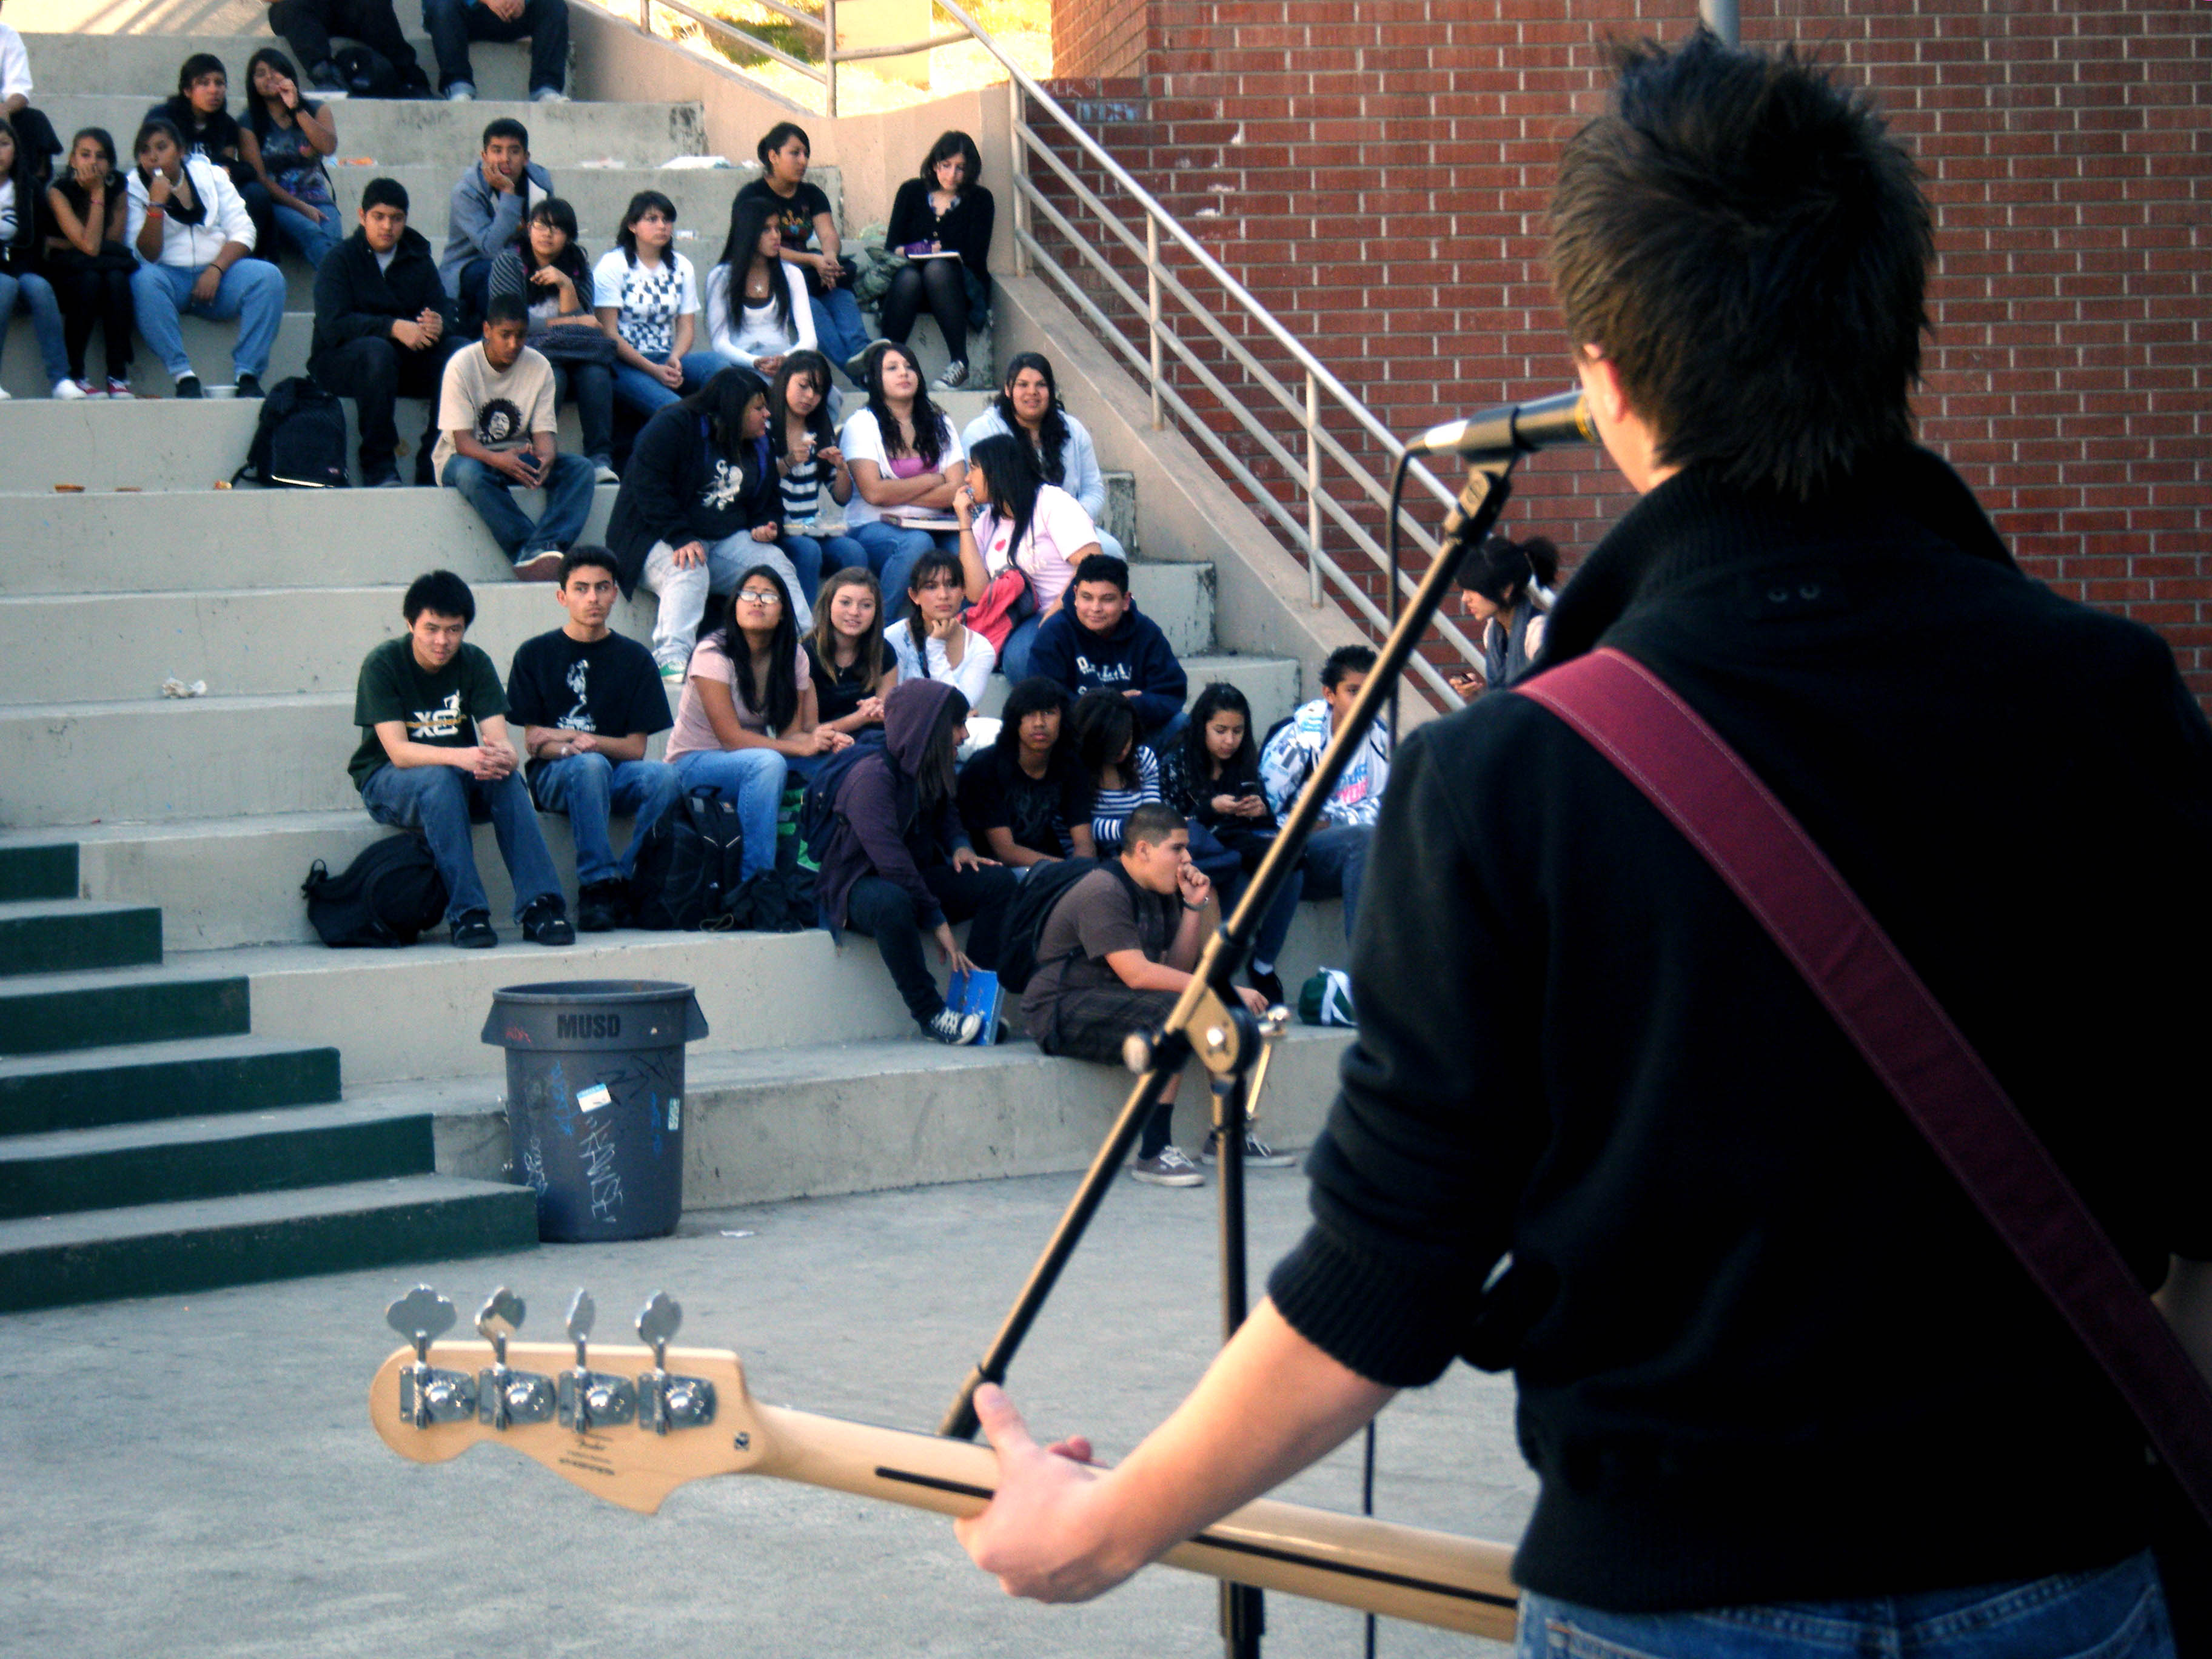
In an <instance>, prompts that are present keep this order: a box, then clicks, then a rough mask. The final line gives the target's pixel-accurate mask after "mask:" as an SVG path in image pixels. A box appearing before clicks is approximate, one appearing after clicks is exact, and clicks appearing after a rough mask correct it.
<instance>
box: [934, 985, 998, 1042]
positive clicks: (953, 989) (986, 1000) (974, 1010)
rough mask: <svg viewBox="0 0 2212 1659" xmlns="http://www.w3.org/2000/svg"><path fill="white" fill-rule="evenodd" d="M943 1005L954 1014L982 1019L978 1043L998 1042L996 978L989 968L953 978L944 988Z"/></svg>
mask: <svg viewBox="0 0 2212 1659" xmlns="http://www.w3.org/2000/svg"><path fill="white" fill-rule="evenodd" d="M945 1006H946V1007H948V1008H951V1010H952V1011H953V1012H956V1013H961V1014H981V1015H982V1016H983V1035H982V1036H980V1037H977V1038H976V1039H975V1041H976V1042H979V1043H984V1042H997V1041H998V1040H999V976H998V975H996V974H994V973H993V972H992V971H991V970H990V969H987V968H978V969H975V971H974V972H972V973H957V974H955V975H953V976H952V982H951V984H949V985H947V986H946V987H945Z"/></svg>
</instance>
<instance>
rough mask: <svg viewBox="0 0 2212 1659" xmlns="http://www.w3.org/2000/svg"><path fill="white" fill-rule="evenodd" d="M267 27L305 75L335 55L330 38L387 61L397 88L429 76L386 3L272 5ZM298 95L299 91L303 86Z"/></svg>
mask: <svg viewBox="0 0 2212 1659" xmlns="http://www.w3.org/2000/svg"><path fill="white" fill-rule="evenodd" d="M269 27H270V28H272V29H274V30H276V33H279V34H281V35H283V37H284V39H285V41H286V43H287V44H289V46H291V48H292V55H293V57H295V58H297V59H298V60H299V64H300V72H301V74H302V75H305V74H307V73H309V72H311V71H312V70H315V69H316V68H318V67H319V66H320V65H322V64H327V63H330V62H331V60H332V59H333V58H335V57H336V56H337V51H336V48H335V47H333V46H332V45H331V36H332V35H334V34H335V35H339V36H342V37H343V39H345V40H358V41H360V42H361V44H362V45H363V46H367V47H368V49H369V50H370V51H371V52H377V53H379V54H380V55H381V56H383V57H385V58H390V59H391V60H392V68H393V69H395V70H398V72H399V79H400V81H401V82H402V84H403V85H404V84H406V83H408V82H412V83H414V84H416V85H417V86H423V87H427V86H428V84H429V81H430V77H429V76H427V75H425V74H424V73H423V72H422V64H421V63H420V62H418V61H417V60H416V56H415V48H414V47H412V46H409V45H408V44H407V35H406V32H405V31H404V30H403V29H402V28H401V27H399V18H398V15H397V14H396V13H394V11H393V10H392V0H276V4H274V5H272V6H270V8H269ZM305 90H306V88H304V87H303V88H301V91H303V92H304V91H305Z"/></svg>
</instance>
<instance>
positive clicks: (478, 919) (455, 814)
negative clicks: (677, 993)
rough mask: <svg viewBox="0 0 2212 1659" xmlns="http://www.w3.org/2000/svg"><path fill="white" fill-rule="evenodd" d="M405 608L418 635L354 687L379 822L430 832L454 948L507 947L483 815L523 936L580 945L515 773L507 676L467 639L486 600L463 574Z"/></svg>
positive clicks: (433, 575)
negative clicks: (475, 838) (481, 867)
mask: <svg viewBox="0 0 2212 1659" xmlns="http://www.w3.org/2000/svg"><path fill="white" fill-rule="evenodd" d="M401 609H402V613H403V614H404V616H405V617H406V618H407V636H406V637H405V638H404V639H398V640H387V641H385V642H384V643H383V644H382V645H380V646H378V647H376V648H375V649H374V651H372V652H370V653H368V657H367V659H365V660H363V662H362V665H361V679H360V682H359V684H357V685H356V687H355V690H354V705H353V717H354V723H355V724H356V726H360V727H361V729H362V731H361V747H360V748H359V749H358V750H355V752H354V757H353V763H352V765H351V766H350V767H349V770H350V771H351V773H352V775H353V781H354V787H356V788H357V789H359V790H360V791H361V798H362V803H363V804H364V805H367V806H368V815H369V816H370V817H373V818H374V819H375V820H376V821H377V822H378V823H389V824H393V825H396V826H397V827H398V828H400V829H420V830H421V831H422V834H423V836H424V838H425V839H426V840H427V841H428V842H429V843H430V856H431V857H432V858H434V859H435V860H437V864H438V873H439V874H440V875H441V877H443V878H445V883H446V921H447V924H448V926H449V927H451V928H452V930H453V943H454V944H456V945H460V946H462V947H463V948H464V949H482V948H483V947H484V946H487V945H496V944H498V943H499V936H498V935H497V934H496V933H493V932H492V927H491V905H490V902H489V900H488V899H486V898H485V896H484V890H483V880H482V879H481V878H479V877H478V876H477V860H476V849H475V848H474V846H473V845H472V843H471V836H470V832H469V823H470V820H471V817H472V815H473V814H475V813H476V812H477V811H482V812H483V813H484V814H485V815H486V816H488V817H489V818H490V819H491V823H492V829H493V831H494V833H495V835H496V836H498V837H499V853H500V856H501V858H502V859H504V860H506V861H507V874H508V875H509V876H511V877H513V880H514V915H515V920H516V921H519V922H520V924H521V925H522V932H523V936H524V937H525V938H526V939H530V940H532V941H533V942H534V943H536V944H538V945H571V944H574V942H575V938H576V933H575V930H574V928H573V927H570V926H569V925H568V905H567V903H566V902H564V901H563V900H562V896H561V881H560V878H559V877H558V876H556V874H555V873H554V871H553V859H552V855H551V854H549V853H548V852H547V851H546V850H545V837H544V836H543V835H541V834H540V833H539V832H538V811H537V808H536V807H535V806H533V805H532V803H531V799H530V792H529V790H528V789H526V788H525V787H524V786H523V782H522V779H521V778H520V775H518V774H517V772H516V770H515V769H516V766H517V764H518V758H517V757H516V755H515V752H514V747H513V744H511V743H509V742H508V741H507V694H506V693H505V692H504V691H503V690H501V689H500V684H499V671H498V670H497V669H495V668H494V667H493V666H492V664H491V659H490V658H489V657H487V656H486V655H484V653H483V652H482V651H480V650H478V649H477V647H475V646H473V645H470V644H468V643H467V642H466V641H465V640H464V639H463V637H462V636H463V635H465V634H466V633H467V631H468V628H469V624H470V623H472V622H474V621H475V620H476V616H477V601H476V595H475V594H473V593H471V592H469V585H468V584H467V583H466V582H465V581H463V580H461V579H460V578H459V576H456V575H455V574H453V572H452V571H450V570H433V571H432V572H430V574H428V575H427V576H418V577H416V580H415V583H414V586H411V587H410V588H409V589H408V590H407V598H406V599H405V601H404V603H403V605H402V607H401Z"/></svg>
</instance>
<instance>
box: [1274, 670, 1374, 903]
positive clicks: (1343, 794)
mask: <svg viewBox="0 0 2212 1659" xmlns="http://www.w3.org/2000/svg"><path fill="white" fill-rule="evenodd" d="M1374 666H1375V653H1373V652H1372V651H1370V650H1369V649H1368V648H1367V647H1365V646H1364V645H1340V646H1339V647H1337V648H1336V649H1335V650H1334V651H1332V652H1330V653H1328V661H1326V662H1324V663H1323V664H1322V669H1321V696H1318V697H1316V698H1315V699H1314V700H1313V701H1312V702H1310V703H1307V704H1305V705H1304V707H1303V708H1300V709H1299V710H1298V712H1297V714H1293V715H1291V718H1290V719H1289V720H1286V721H1285V722H1284V724H1283V725H1282V726H1280V727H1279V728H1278V730H1277V731H1276V732H1275V733H1274V735H1273V737H1271V738H1268V739H1267V747H1266V748H1265V749H1263V750H1261V753H1260V782H1261V787H1264V788H1265V789H1266V790H1267V810H1268V811H1271V812H1273V813H1274V814H1275V816H1276V817H1278V818H1279V817H1282V816H1283V815H1284V814H1285V813H1286V812H1288V811H1290V810H1291V805H1292V804H1293V803H1294V802H1295V801H1297V798H1298V795H1299V793H1300V792H1301V791H1302V790H1304V787H1305V786H1306V780H1307V779H1308V778H1310V777H1311V776H1312V775H1313V769H1314V766H1315V764H1316V763H1317V762H1318V761H1319V760H1320V759H1321V757H1322V751H1323V750H1326V749H1328V740H1329V738H1330V736H1331V734H1332V733H1334V732H1335V730H1336V722H1337V721H1338V720H1340V718H1342V717H1343V716H1344V715H1346V714H1349V713H1351V712H1352V702H1353V701H1354V700H1355V699H1357V698H1358V696H1359V688H1360V687H1361V686H1363V685H1364V684H1367V676H1368V674H1369V673H1370V671H1372V670H1373V668H1374ZM1389 781H1390V733H1389V730H1388V729H1387V728H1386V727H1385V726H1383V722H1382V721H1381V720H1376V722H1375V724H1374V725H1373V726H1370V727H1368V729H1367V738H1366V741H1365V742H1364V743H1362V744H1360V746H1359V752H1358V754H1356V755H1354V756H1353V757H1352V760H1351V763H1350V764H1348V765H1347V766H1346V768H1345V769H1344V771H1343V773H1342V774H1341V775H1340V776H1339V777H1338V778H1337V781H1336V787H1335V789H1334V790H1333V791H1332V792H1331V793H1330V794H1329V798H1328V804H1327V805H1324V806H1323V807H1322V811H1321V821H1322V828H1321V829H1317V830H1316V831H1315V832H1314V834H1313V836H1311V837H1310V839H1309V840H1308V841H1307V842H1306V854H1305V861H1304V870H1305V884H1306V891H1305V896H1307V897H1308V898H1339V897H1340V898H1342V899H1343V900H1344V937H1345V939H1346V942H1349V941H1350V939H1351V938H1352V920H1353V913H1354V912H1355V911H1356V910H1357V909H1358V906H1359V881H1360V877H1361V876H1362V875H1363V874H1364V872H1365V871H1366V868H1367V843H1368V842H1369V841H1370V840H1371V839H1372V838H1373V836H1374V834H1375V819H1376V815H1377V814H1378V813H1380V812H1381V811H1382V810H1383V786H1384V785H1385V784H1387V783H1389Z"/></svg>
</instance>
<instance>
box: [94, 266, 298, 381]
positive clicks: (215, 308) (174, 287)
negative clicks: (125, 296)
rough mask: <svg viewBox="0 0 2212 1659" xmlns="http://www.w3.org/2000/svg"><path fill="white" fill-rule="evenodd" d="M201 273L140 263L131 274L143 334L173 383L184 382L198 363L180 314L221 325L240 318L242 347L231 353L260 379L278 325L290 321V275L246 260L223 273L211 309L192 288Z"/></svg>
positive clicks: (234, 362) (242, 369) (238, 367)
mask: <svg viewBox="0 0 2212 1659" xmlns="http://www.w3.org/2000/svg"><path fill="white" fill-rule="evenodd" d="M202 269H205V267H202ZM199 275H200V273H199V271H198V270H185V268H184V267H183V266H181V265H140V266H139V267H138V269H137V272H136V273H135V274H134V275H133V276H131V305H132V307H133V308H134V309H135V310H136V311H137V313H138V331H139V333H141V334H143V335H144V336H145V337H146V343H147V344H148V345H149V346H151V347H152V348H153V350H154V356H156V357H157V358H159V359H160V360H161V367H162V368H166V369H167V370H168V371H169V374H170V378H171V379H173V380H183V379H184V378H185V375H187V374H191V373H192V360H191V358H190V357H188V356H185V335H184V330H183V329H182V328H180V327H179V325H178V323H179V317H180V315H181V314H182V313H185V312H187V311H189V312H191V313H192V315H193V316H195V317H205V318H208V319H211V320H213V321H216V322H227V321H228V320H229V319H231V318H233V317H235V318H237V319H239V320H238V344H237V347H236V348H235V349H234V350H233V351H232V352H231V354H230V361H231V366H232V368H234V370H235V371H236V372H237V373H239V374H252V375H254V376H255V377H257V378H258V377H259V376H261V375H264V374H267V373H268V372H269V349H270V347H271V346H273V345H275V344H276V325H277V324H279V323H281V322H283V320H284V274H283V272H282V271H280V270H277V269H276V266H274V265H272V264H270V263H269V262H268V261H267V260H265V259H240V261H239V262H238V263H237V264H234V265H233V266H232V267H231V268H230V269H229V270H226V271H225V272H223V274H222V286H221V287H220V288H218V289H216V295H215V298H214V299H213V300H211V301H208V302H207V303H206V304H205V305H202V304H200V303H199V302H198V301H195V300H194V299H193V298H192V284H193V283H196V282H197V281H198V280H199Z"/></svg>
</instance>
